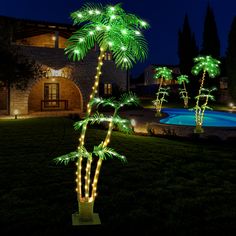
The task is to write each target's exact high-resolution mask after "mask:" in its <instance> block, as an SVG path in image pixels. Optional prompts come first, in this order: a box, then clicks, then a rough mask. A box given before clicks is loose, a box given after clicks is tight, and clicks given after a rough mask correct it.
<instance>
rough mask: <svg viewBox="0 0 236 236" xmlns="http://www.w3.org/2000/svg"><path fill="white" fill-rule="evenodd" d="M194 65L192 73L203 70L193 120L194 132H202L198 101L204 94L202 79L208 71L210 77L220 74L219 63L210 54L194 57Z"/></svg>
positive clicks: (196, 73)
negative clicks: (194, 122) (194, 121)
mask: <svg viewBox="0 0 236 236" xmlns="http://www.w3.org/2000/svg"><path fill="white" fill-rule="evenodd" d="M194 62H195V65H194V66H193V68H192V73H193V74H194V75H198V74H199V73H200V71H203V75H202V78H201V85H200V88H199V91H198V95H197V96H196V106H195V107H194V109H195V120H196V128H195V130H194V132H195V133H203V132H204V131H203V129H202V122H201V117H202V109H201V107H202V106H201V105H200V104H199V103H200V99H202V98H203V97H204V96H201V95H202V91H203V86H204V81H205V77H206V73H208V75H209V77H210V78H215V77H216V76H217V75H219V74H220V68H219V64H220V61H218V60H216V59H214V58H212V57H211V56H199V57H196V58H194Z"/></svg>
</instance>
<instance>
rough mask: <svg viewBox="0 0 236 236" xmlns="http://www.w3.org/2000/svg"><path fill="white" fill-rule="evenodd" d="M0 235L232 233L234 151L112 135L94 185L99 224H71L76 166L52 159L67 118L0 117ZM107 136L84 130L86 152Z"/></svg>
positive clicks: (68, 136) (68, 145) (71, 146)
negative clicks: (111, 155) (108, 156)
mask: <svg viewBox="0 0 236 236" xmlns="http://www.w3.org/2000/svg"><path fill="white" fill-rule="evenodd" d="M0 134H1V135H0V150H1V152H0V173H1V174H0V176H1V181H0V225H1V228H0V235H13V234H22V235H30V236H35V235H40V236H42V235H50V236H51V235H65V236H70V235H92V234H99V235H100V233H101V234H103V235H116V234H117V235H122V234H123V235H128V234H130V235H132V233H134V232H139V234H142V235H181V236H182V235H186V236H187V235H207V234H208V235H224V236H225V235H233V232H235V230H236V225H235V222H236V171H235V169H236V160H235V157H234V156H235V155H234V153H236V147H235V145H231V144H230V143H227V142H218V143H211V142H208V143H206V142H201V141H182V140H168V139H165V138H157V137H145V136H135V135H125V134H122V133H119V132H114V135H113V137H112V142H111V145H110V147H113V148H114V149H115V150H117V151H118V152H119V153H121V154H124V155H125V156H126V157H127V160H128V163H127V164H122V163H121V162H120V161H118V160H116V159H114V160H107V161H106V162H104V163H103V166H102V170H101V175H100V179H99V184H98V197H97V199H96V201H95V212H98V213H99V216H100V219H101V222H102V224H101V225H99V226H83V227H76V226H71V214H72V213H74V212H75V211H76V210H77V202H76V193H75V191H74V188H75V183H74V178H75V174H74V172H75V167H74V164H73V163H71V164H69V165H68V166H62V165H55V163H54V162H53V161H52V160H53V158H55V157H57V156H59V155H62V154H65V153H68V152H70V151H74V150H75V149H76V146H77V138H78V134H76V133H75V132H74V130H73V121H72V120H71V119H67V118H40V119H38V118H34V119H27V120H0ZM105 134H106V132H105V131H104V130H99V129H90V130H89V132H88V135H87V137H88V138H87V143H88V148H89V149H91V148H92V147H93V145H94V144H98V143H99V142H100V141H101V140H102V139H103V137H104V136H105Z"/></svg>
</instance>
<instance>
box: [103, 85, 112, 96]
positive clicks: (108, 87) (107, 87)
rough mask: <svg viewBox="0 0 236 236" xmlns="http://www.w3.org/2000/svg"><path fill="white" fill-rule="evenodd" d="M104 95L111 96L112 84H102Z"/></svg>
mask: <svg viewBox="0 0 236 236" xmlns="http://www.w3.org/2000/svg"><path fill="white" fill-rule="evenodd" d="M104 94H106V95H111V94H112V84H104Z"/></svg>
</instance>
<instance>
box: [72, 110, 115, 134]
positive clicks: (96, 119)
mask: <svg viewBox="0 0 236 236" xmlns="http://www.w3.org/2000/svg"><path fill="white" fill-rule="evenodd" d="M111 120H112V118H111V117H107V116H104V115H103V114H101V113H99V112H96V113H94V114H93V115H92V116H90V117H87V118H85V119H84V120H81V121H77V122H75V123H74V129H75V130H80V129H81V128H82V127H83V125H84V124H85V123H89V122H90V123H91V124H94V123H98V124H100V123H101V122H110V121H111Z"/></svg>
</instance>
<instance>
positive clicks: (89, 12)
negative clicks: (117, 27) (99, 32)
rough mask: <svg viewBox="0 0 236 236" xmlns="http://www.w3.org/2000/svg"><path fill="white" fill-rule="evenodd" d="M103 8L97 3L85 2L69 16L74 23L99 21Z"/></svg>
mask: <svg viewBox="0 0 236 236" xmlns="http://www.w3.org/2000/svg"><path fill="white" fill-rule="evenodd" d="M103 14H104V9H103V6H102V5H101V4H98V3H85V4H84V5H83V6H82V7H81V8H80V10H78V11H75V12H73V13H71V18H72V20H73V22H74V24H81V23H86V22H91V21H92V22H100V21H101V20H102V15H103Z"/></svg>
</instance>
